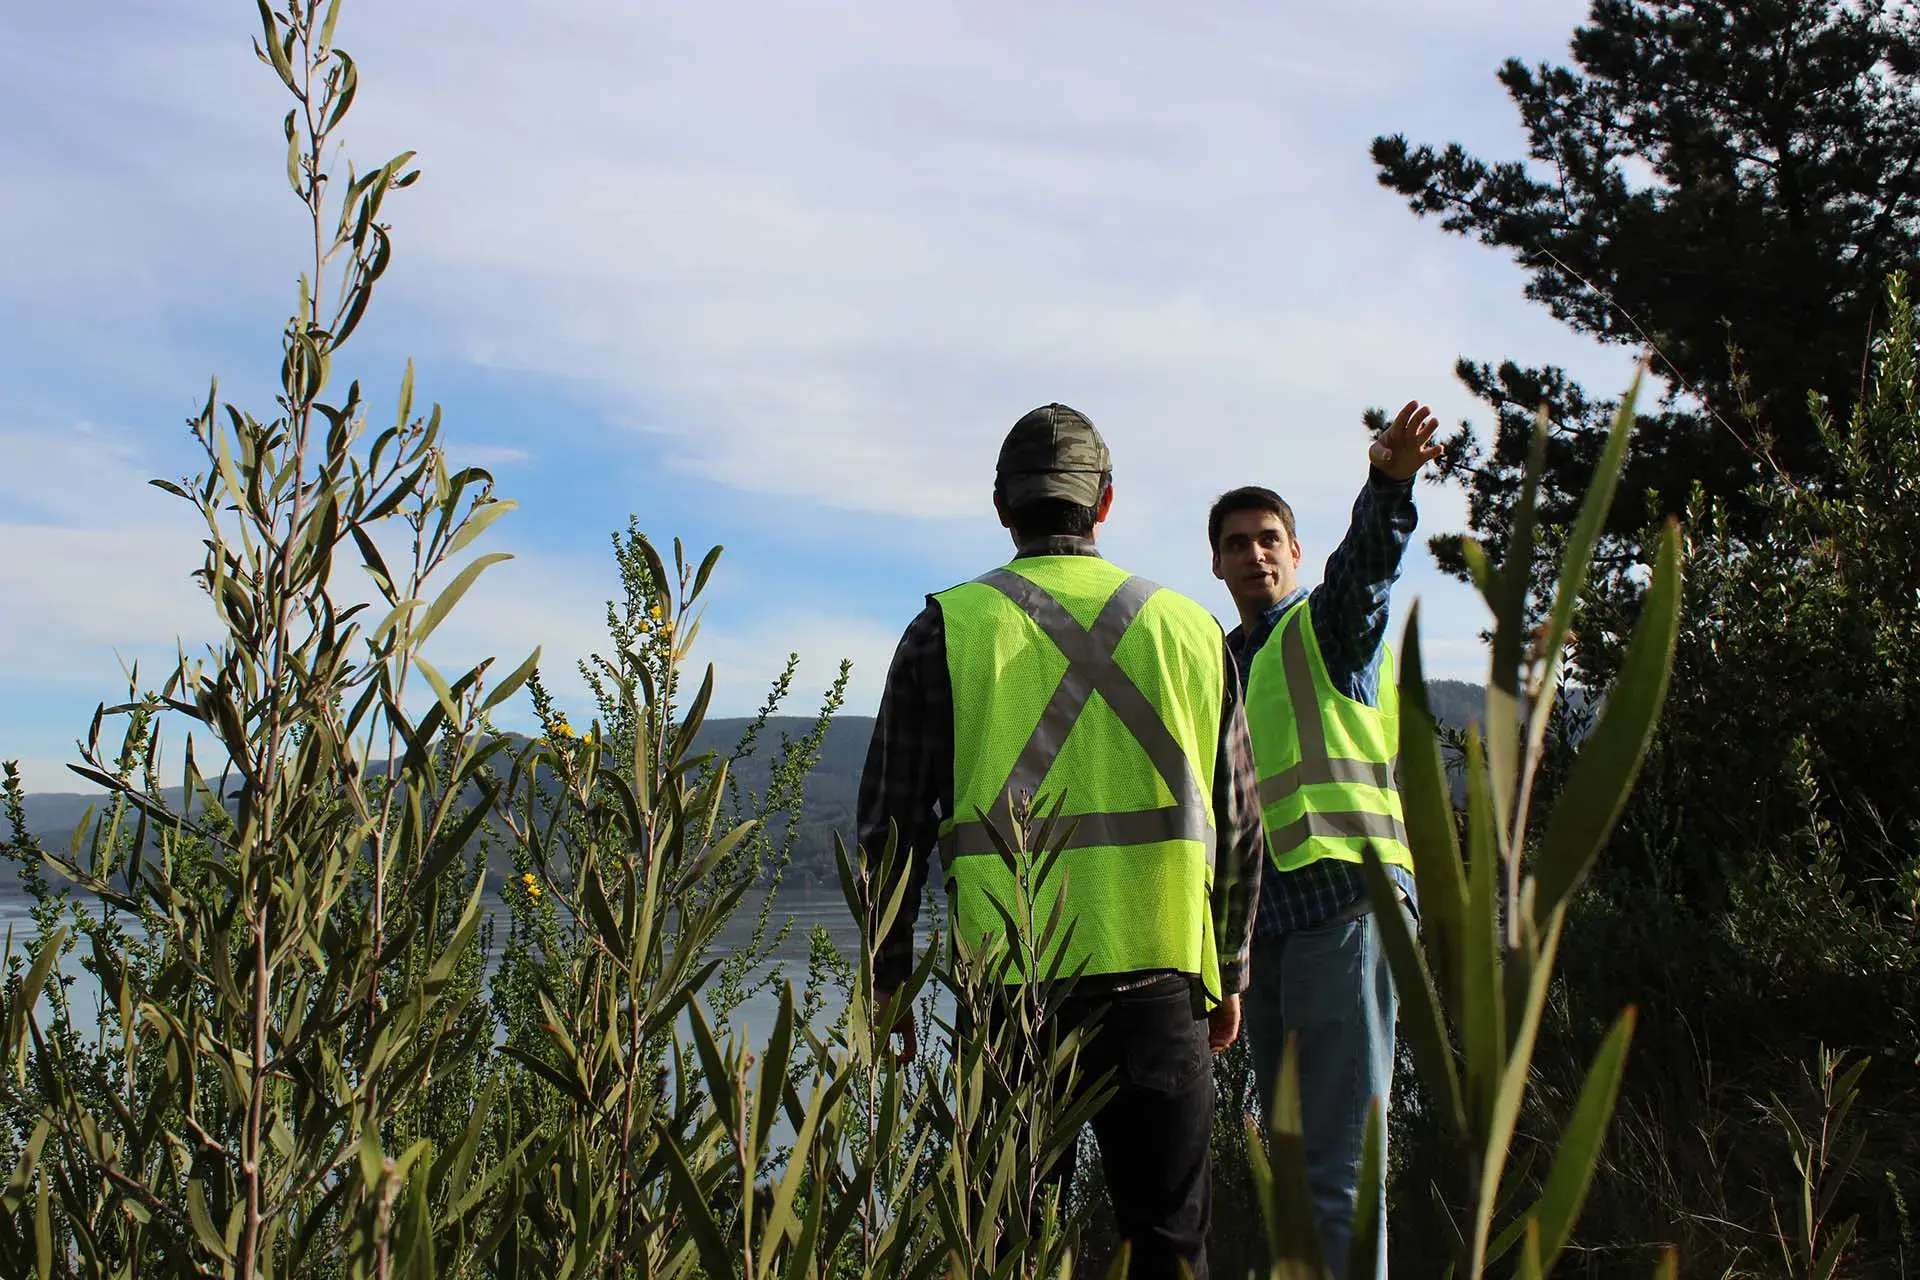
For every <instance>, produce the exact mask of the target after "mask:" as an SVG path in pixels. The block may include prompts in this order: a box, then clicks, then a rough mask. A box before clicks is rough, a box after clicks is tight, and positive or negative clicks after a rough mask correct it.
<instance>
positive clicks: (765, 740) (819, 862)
mask: <svg viewBox="0 0 1920 1280" xmlns="http://www.w3.org/2000/svg"><path fill="white" fill-rule="evenodd" d="M1428 690H1429V698H1430V700H1431V702H1432V705H1433V710H1434V714H1435V716H1436V717H1437V718H1438V719H1439V720H1440V721H1441V722H1442V723H1445V724H1454V725H1464V724H1466V723H1467V722H1468V721H1469V720H1472V719H1477V718H1479V717H1480V715H1481V714H1482V711H1481V708H1482V706H1483V705H1484V704H1483V702H1482V698H1483V696H1484V695H1483V692H1482V689H1481V686H1479V685H1476V684H1466V683H1463V682H1461V681H1457V680H1436V681H1432V682H1430V683H1429V684H1428ZM747 725H748V721H746V720H744V719H730V720H711V721H709V722H708V723H707V725H706V726H705V728H704V729H703V730H702V732H701V735H700V738H699V740H698V742H699V746H700V747H701V748H702V749H711V750H715V751H722V752H725V751H731V750H733V748H734V746H735V745H736V744H737V743H738V742H739V740H740V736H741V734H742V733H743V732H744V731H745V730H746V728H747ZM809 727H810V722H809V721H807V720H805V719H802V718H800V717H797V716H796V717H779V718H776V719H774V720H772V721H770V722H769V723H768V725H767V727H766V729H765V731H763V733H762V735H761V739H760V744H759V748H758V750H757V751H756V752H755V754H754V755H753V756H752V757H749V758H748V759H746V760H744V761H741V762H739V763H737V764H736V765H735V766H734V768H735V773H736V775H737V777H738V778H739V780H740V783H741V785H742V786H743V787H744V788H746V789H747V790H749V791H751V792H753V793H755V794H758V793H760V792H761V791H763V790H764V788H765V787H766V783H767V776H768V772H769V769H770V765H771V762H772V760H773V759H774V758H775V757H776V756H777V754H778V752H779V750H780V747H781V741H782V737H783V735H785V736H789V737H792V738H798V737H800V736H801V735H802V734H804V733H806V732H807V730H808V728H809ZM872 736H873V717H871V716H841V717H840V718H839V719H837V720H835V721H834V722H833V724H832V725H830V726H829V727H828V729H827V734H826V738H825V740H824V741H823V742H822V743H821V750H820V762H819V764H818V765H817V766H816V767H815V769H814V770H813V773H812V775H811V776H810V777H809V778H808V780H807V792H806V804H805V806H804V807H803V809H802V811H801V817H800V826H799V831H798V833H797V837H796V839H795V842H794V849H793V869H792V872H791V874H792V875H793V876H794V877H795V878H798V879H801V880H806V881H810V882H818V883H830V882H832V880H833V877H834V869H833V837H834V834H835V833H836V832H837V833H839V834H840V836H841V837H842V838H843V839H845V840H846V841H847V842H848V844H849V845H851V844H852V842H853V825H854V807H855V804H856V803H857V800H858V797H859V790H860V769H861V766H862V765H863V764H865V762H866V756H867V744H868V742H869V740H870V739H871V738H872ZM97 802H98V800H97V797H96V796H91V795H77V794H44V795H32V796H29V797H27V823H28V826H29V828H30V829H31V830H32V831H33V833H34V834H35V835H36V836H38V837H39V838H40V839H41V841H42V842H43V843H45V844H46V845H47V846H49V847H51V848H65V847H67V845H68V843H69V841H71V839H72V838H73V832H74V828H75V826H76V825H77V824H78V823H79V822H80V820H81V818H82V817H83V816H84V815H85V813H86V810H87V807H88V806H89V805H91V804H96V803H97ZM496 862H497V863H498V864H499V865H497V866H496V870H497V871H500V872H504V871H505V869H506V867H505V864H504V859H502V858H498V857H496ZM15 891H16V890H15V879H14V868H13V866H12V864H10V863H9V864H5V865H4V866H0V894H11V893H13V892H15Z"/></svg>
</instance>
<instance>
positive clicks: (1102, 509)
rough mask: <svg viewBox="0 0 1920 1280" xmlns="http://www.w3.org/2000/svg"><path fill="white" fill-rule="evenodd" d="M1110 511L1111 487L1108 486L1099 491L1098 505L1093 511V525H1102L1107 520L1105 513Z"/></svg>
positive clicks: (1111, 508) (1111, 506) (1111, 503)
mask: <svg viewBox="0 0 1920 1280" xmlns="http://www.w3.org/2000/svg"><path fill="white" fill-rule="evenodd" d="M1111 510H1113V486H1112V485H1108V486H1107V487H1106V488H1104V489H1102V490H1101V491H1100V503H1099V505H1098V506H1096V507H1095V508H1094V509H1093V522H1094V523H1095V524H1104V523H1105V522H1106V519H1107V512H1109V511H1111Z"/></svg>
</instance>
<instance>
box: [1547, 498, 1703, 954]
mask: <svg viewBox="0 0 1920 1280" xmlns="http://www.w3.org/2000/svg"><path fill="white" fill-rule="evenodd" d="M1680 602H1681V571H1680V527H1679V525H1678V524H1677V523H1676V522H1673V521H1669V522H1668V523H1667V527H1666V531H1665V532H1664V533H1663V534H1662V535H1661V538H1660V552H1659V558H1658V561H1657V563H1656V565H1655V568H1654V574H1653V585H1652V586H1651V587H1650V588H1649V589H1648V591H1647V598H1646V602H1645V603H1644V604H1643V605H1642V606H1641V612H1640V621H1639V623H1638V625H1636V626H1635V627H1634V632H1633V639H1632V640H1631V641H1630V642H1629V643H1628V645H1627V652H1626V657H1625V658H1624V660H1623V661H1622V662H1621V664H1620V677H1619V679H1618V680H1616V681H1615V682H1614V685H1613V688H1612V689H1610V690H1608V692H1607V696H1606V701H1605V703H1604V704H1603V706H1602V707H1601V711H1600V718H1599V721H1598V722H1597V723H1596V724H1595V725H1594V727H1593V730H1592V732H1591V733H1589V734H1588V735H1587V738H1586V741H1585V742H1583V743H1581V745H1580V754H1579V757H1578V758H1577V759H1576V760H1575V761H1574V764H1573V768H1572V770H1571V771H1570V773H1569V774H1568V777H1567V782H1566V786H1565V788H1564V789H1563V790H1562V792H1561V794H1560V798H1559V801H1558V803H1557V804H1556V805H1555V806H1554V811H1553V816H1552V817H1551V818H1550V819H1548V821H1547V829H1546V834H1545V835H1544V836H1543V837H1542V838H1541V842H1540V853H1539V856H1538V858H1537V859H1536V860H1535V864H1534V865H1535V871H1534V875H1535V878H1536V880H1537V882H1538V884H1537V889H1536V897H1535V908H1534V909H1535V911H1536V912H1537V913H1538V915H1539V916H1541V917H1544V916H1546V915H1549V914H1551V913H1552V912H1554V911H1555V910H1557V909H1558V908H1559V907H1560V905H1561V904H1562V903H1564V902H1565V901H1566V900H1567V899H1568V898H1569V897H1570V896H1571V895H1572V893H1573V891H1574V890H1575V889H1576V888H1578V887H1579V885H1580V882H1581V881H1582V880H1583V879H1585V878H1586V874H1587V872H1588V870H1589V869H1590V868H1591V867H1592V866H1593V861H1594V859H1595V858H1597V857H1599V856H1600V850H1601V849H1602V848H1603V847H1604V846H1605V845H1606V842H1607V838H1608V837H1609V836H1610V835H1611V834H1612V833H1613V824H1614V823H1615V822H1616V821H1617V820H1618V819H1619V817H1620V810H1621V809H1622V808H1623V807H1625V805H1626V802H1627V795H1628V793H1629V792H1631V791H1632V789H1633V782H1634V779H1635V778H1637V777H1638V776H1639V773H1640V765H1641V762H1642V761H1643V760H1644V759H1645V757H1646V751H1647V745H1648V743H1649V742H1651V741H1652V739H1653V732H1654V728H1655V727H1656V726H1657V725H1658V724H1659V722H1660V709H1661V707H1662V706H1664V705H1665V703H1666V698H1667V681H1668V677H1669V675H1670V674H1671V672H1672V669H1673V645H1674V639H1675V637H1676V636H1677V635H1678V634H1679V629H1680Z"/></svg>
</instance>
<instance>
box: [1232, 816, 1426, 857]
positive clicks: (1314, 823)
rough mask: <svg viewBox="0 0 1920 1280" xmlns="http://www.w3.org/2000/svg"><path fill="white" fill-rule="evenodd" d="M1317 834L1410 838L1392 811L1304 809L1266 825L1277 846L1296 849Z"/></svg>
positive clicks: (1377, 838) (1403, 841)
mask: <svg viewBox="0 0 1920 1280" xmlns="http://www.w3.org/2000/svg"><path fill="white" fill-rule="evenodd" d="M1315 836H1355V837H1367V838H1370V839H1374V840H1392V841H1394V842H1395V843H1397V844H1405V843H1406V842H1407V828H1406V826H1405V825H1404V824H1403V823H1402V822H1401V821H1400V819H1398V818H1396V817H1394V816H1393V815H1392V814H1390V813H1311V812H1309V813H1303V814H1301V815H1300V816H1299V817H1298V818H1295V819H1294V820H1293V821H1292V822H1289V823H1288V824H1287V825H1286V826H1284V827H1278V828H1273V827H1269V828H1268V829H1267V838H1268V839H1269V840H1270V841H1272V843H1273V847H1274V848H1276V849H1297V848H1299V847H1300V846H1301V845H1303V844H1305V843H1306V842H1307V841H1308V840H1311V839H1313V838H1314V837H1315Z"/></svg>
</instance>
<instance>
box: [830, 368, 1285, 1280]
mask: <svg viewBox="0 0 1920 1280" xmlns="http://www.w3.org/2000/svg"><path fill="white" fill-rule="evenodd" d="M993 504H994V509H995V510H996V512H998V514H999V517H1000V523H1001V524H1002V525H1003V526H1004V527H1005V528H1006V529H1007V530H1008V531H1009V532H1010V533H1011V535H1012V537H1013V543H1014V547H1015V554H1014V559H1013V560H1012V562H1011V563H1009V564H1007V565H1006V566H1004V567H1002V568H999V569H995V570H993V571H992V572H991V573H988V574H986V575H984V576H982V577H980V578H977V579H975V580H973V581H972V582H967V583H962V584H961V585H959V586H956V587H953V588H951V589H949V590H947V591H942V592H939V593H938V594H936V595H933V596H930V597H929V598H928V602H927V607H926V609H925V610H923V611H922V612H921V613H920V615H919V616H918V617H916V618H915V619H914V620H913V622H912V624H911V625H909V626H908V628H907V630H906V634H905V635H904V636H903V637H902V639H901V641H900V646H899V649H898V650H897V651H896V652H895V654H894V657H893V664H892V667H891V669H890V670H889V671H888V673H887V685H886V690H885V693H884V694H883V695H882V699H881V703H880V710H879V714H878V717H877V719H876V722H875V724H874V732H873V743H872V746H871V747H870V748H869V750H868V754H867V763H866V770H865V772H864V774H863V775H862V777H861V782H860V812H859V837H860V844H861V847H862V848H863V850H865V851H866V853H867V855H868V856H869V857H873V856H877V854H878V851H879V850H881V849H882V848H884V847H885V846H886V844H887V841H888V839H889V836H890V834H891V835H892V836H894V837H895V838H896V839H897V842H898V848H899V850H900V851H901V852H902V853H903V854H904V856H905V874H906V876H907V882H908V883H907V888H906V893H905V901H904V904H903V906H902V908H901V910H900V913H899V915H898V917H897V919H896V921H895V924H894V927H893V929H892V932H891V933H890V934H889V935H888V936H887V937H886V938H885V939H883V940H882V943H881V946H880V949H879V955H878V957H877V960H876V964H875V986H876V987H877V988H878V990H877V992H876V996H877V998H878V1000H879V1001H880V1007H882V1008H884V1007H885V1003H886V1000H887V998H888V997H889V996H890V995H891V993H892V992H893V991H894V990H896V989H898V987H899V986H900V985H901V984H902V983H903V982H904V981H905V980H906V978H907V976H908V974H909V972H910V971H911V969H912V966H913V929H914V921H915V919H916V917H917V916H918V914H919V909H920V895H921V888H922V886H923V884H924V882H925V877H926V870H927V858H928V854H929V853H930V852H931V851H932V850H933V848H934V847H935V846H936V845H938V847H939V849H940V860H941V865H942V866H943V867H944V868H945V878H946V884H947V896H948V901H949V907H950V911H951V915H952V918H953V929H954V931H955V934H956V936H959V937H962V938H967V939H969V940H974V939H978V938H980V937H981V936H982V935H995V934H1001V933H1003V932H1004V930H1005V927H1006V926H1005V923H1004V921H1003V920H1002V918H1001V916H1000V913H999V912H998V911H997V910H996V909H995V908H994V906H993V899H995V898H998V899H999V900H1001V901H1002V902H1010V901H1011V899H1012V888H1013V881H1012V873H1011V872H1010V871H1009V870H1008V868H1007V866H1006V864H1005V862H1004V861H1003V860H1002V859H1001V858H1000V857H999V856H998V855H997V853H996V851H995V850H996V847H995V845H994V843H993V841H992V838H991V836H990V835H989V834H988V831H987V822H986V821H984V820H983V815H984V816H985V817H986V818H989V819H992V820H993V821H995V822H996V823H997V824H998V825H999V826H1000V828H1001V830H1002V831H1003V832H1004V831H1006V830H1008V827H1007V821H1008V819H1009V818H1010V817H1011V816H1012V813H1013V806H1014V805H1015V803H1016V797H1022V796H1024V797H1027V798H1030V800H1031V802H1032V808H1033V811H1034V812H1036V813H1038V812H1043V811H1044V809H1043V806H1045V807H1050V806H1051V805H1052V804H1053V803H1054V802H1055V801H1059V802H1061V804H1062V806H1063V807H1062V811H1061V812H1062V814H1063V816H1064V817H1065V818H1066V819H1067V820H1068V821H1069V822H1072V823H1073V824H1074V825H1073V832H1072V835H1071V837H1070V839H1069V843H1068V848H1067V850H1066V852H1065V853H1064V854H1063V855H1062V861H1063V864H1064V866H1065V868H1066V873H1067V878H1066V888H1065V890H1064V896H1065V899H1066V919H1067V920H1069V921H1071V923H1072V925H1073V932H1072V934H1071V937H1070V940H1069V942H1068V944H1067V947H1066V954H1065V956H1064V963H1063V964H1062V971H1063V972H1072V971H1073V970H1075V969H1076V968H1077V969H1079V970H1080V972H1081V974H1082V976H1081V978H1080V979H1079V980H1078V982H1077V983H1076V984H1075V986H1074V988H1073V993H1072V994H1071V996H1069V998H1068V1000H1067V1003H1066V1005H1065V1006H1064V1007H1063V1008H1062V1010H1061V1022H1062V1024H1063V1025H1066V1026H1071V1025H1074V1024H1076V1023H1078V1022H1081V1021H1086V1020H1089V1019H1091V1018H1093V1017H1094V1015H1095V1014H1096V1012H1098V1011H1101V1010H1104V1012H1100V1013H1099V1018H1098V1021H1097V1023H1096V1024H1095V1027H1094V1030H1093V1032H1092V1035H1091V1038H1090V1039H1089V1041H1088V1044H1087V1047H1086V1048H1085V1050H1084V1051H1083V1054H1082V1058H1081V1067H1082V1076H1083V1078H1086V1079H1095V1078H1098V1077H1099V1076H1100V1075H1101V1074H1102V1073H1103V1072H1106V1071H1109V1070H1111V1071H1112V1073H1113V1075H1112V1080H1111V1083H1112V1084H1113V1085H1114V1086H1115V1087H1116V1088H1117V1093H1116V1094H1115V1096H1114V1097H1113V1098H1112V1100H1111V1101H1110V1102H1109V1103H1108V1104H1107V1106H1106V1107H1105V1108H1104V1109H1103V1110H1102V1111H1101V1112H1100V1113H1099V1114H1098V1115H1097V1116H1096V1117H1095V1118H1094V1121H1093V1127H1094V1135H1095V1137H1096V1138H1097V1139H1098V1141H1099V1145H1100V1155H1101V1163H1102V1165H1103V1167H1104V1169H1105V1172H1106V1176H1107V1187H1108V1190H1109V1192H1110V1194H1111V1195H1112V1197H1113V1207H1114V1216H1115V1219H1116V1220H1117V1222H1118V1223H1119V1226H1120V1230H1121V1234H1122V1235H1123V1236H1124V1237H1125V1238H1127V1239H1128V1240H1130V1241H1131V1243H1132V1247H1133V1265H1132V1270H1131V1271H1130V1273H1129V1274H1131V1275H1133V1276H1136V1277H1151V1276H1169V1277H1171V1276H1175V1275H1178V1274H1180V1273H1181V1272H1180V1268H1181V1266H1182V1264H1184V1265H1185V1267H1186V1268H1187V1269H1188V1270H1187V1274H1190V1275H1193V1276H1196V1277H1204V1276H1205V1275H1206V1274H1207V1271H1206V1235H1207V1229H1208V1225H1209V1219H1210V1217H1211V1213H1212V1173H1211V1167H1210V1164H1209V1155H1208V1149H1209V1139H1210V1137H1211V1134H1212V1121H1213V1073H1212V1071H1211V1068H1210V1063H1211V1054H1210V1053H1209V1048H1211V1050H1212V1052H1215V1053H1217V1052H1219V1051H1220V1050H1221V1049H1224V1048H1225V1047H1226V1046H1227V1045H1229V1044H1231V1043H1232V1042H1233V1040H1234V1038H1235V1036H1237V1035H1238V1033H1239V1025H1240V992H1241V991H1242V990H1243V989H1244V988H1245V986H1246V982H1247V952H1248V947H1249V945H1250V938H1251V928H1252V906H1253V903H1254V902H1255V901H1256V899H1257V896H1258V893H1259V877H1260V866H1261V860H1262V850H1263V844H1262V839H1261V827H1260V818H1259V807H1260V805H1259V794H1258V787H1257V784H1256V780H1255V776H1254V772H1253V763H1252V749H1251V747H1250V746H1249V744H1248V740H1247V728H1246V717H1245V714H1244V712H1243V710H1242V707H1241V700H1240V690H1239V682H1238V681H1237V680H1236V679H1234V678H1233V677H1232V675H1231V663H1232V658H1231V656H1230V655H1229V653H1228V651H1227V648H1226V641H1225V637H1224V636H1223V635H1222V634H1221V631H1220V626H1219V624H1218V623H1217V622H1215V621H1214V619H1213V616H1212V615H1211V614H1209V613H1208V612H1207V611H1206V610H1205V609H1203V608H1202V607H1201V606H1200V605H1198V604H1196V603H1195V602H1193V601H1192V600H1189V599H1187V598H1186V597H1184V596H1181V595H1178V594H1176V593H1175V592H1172V591H1169V590H1167V589H1165V588H1164V587H1160V586H1157V585H1156V584H1154V583H1151V582H1148V581H1147V580H1145V579H1144V578H1139V577H1135V576H1133V575H1131V574H1128V573H1127V572H1126V571H1124V570H1122V569H1120V568H1118V567H1117V566H1115V565H1113V564H1111V563H1109V562H1108V561H1106V560H1104V559H1102V558H1101V556H1100V553H1099V551H1098V550H1097V549H1096V547H1095V533H1096V530H1097V527H1098V526H1099V524H1100V523H1101V522H1102V521H1104V520H1105V519H1106V518H1107V514H1108V512H1109V511H1110V510H1111V509H1112V506H1113V486H1112V460H1111V458H1110V456H1109V454H1108V452H1107V446H1106V444H1105V442H1104V441H1102V440H1101V438H1100V433H1099V432H1097V431H1095V430H1094V427H1093V424H1092V423H1091V422H1089V421H1088V420H1087V419H1086V418H1085V417H1084V416H1083V415H1081V414H1079V413H1077V412H1075V411H1074V410H1072V409H1070V408H1068V407H1067V406H1065V405H1060V404H1051V405H1046V406H1044V407H1042V408H1039V409H1035V410H1034V411H1033V412H1031V413H1029V414H1027V415H1026V416H1025V417H1023V418H1021V419H1020V420H1019V421H1018V422H1017V423H1015V424H1014V427H1013V430H1012V431H1011V432H1010V433H1009V434H1008V435H1007V438H1006V440H1005V442H1004V443H1003V444H1002V445H1001V449H1000V457H999V464H998V466H997V468H996V473H995V479H994V491H993ZM1063 826H1064V824H1063ZM896 1030H897V1032H898V1033H899V1034H900V1035H902V1036H903V1037H904V1048H903V1051H902V1053H903V1056H911V1055H912V1054H913V1053H914V1051H915V1049H916V1047H917V1045H916V1033H915V1030H914V1026H913V1022H912V1019H911V1017H909V1018H908V1019H906V1020H905V1021H904V1022H903V1023H902V1024H901V1025H900V1026H899V1027H898V1028H896ZM1071 1158H1072V1157H1071V1154H1069V1155H1068V1157H1067V1160H1068V1162H1069V1167H1068V1169H1067V1170H1066V1171H1065V1175H1066V1176H1069V1177H1070V1176H1071V1164H1070V1162H1071Z"/></svg>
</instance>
